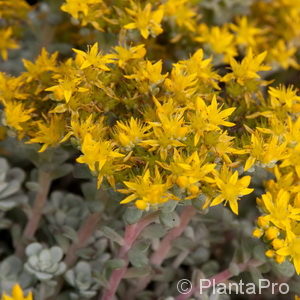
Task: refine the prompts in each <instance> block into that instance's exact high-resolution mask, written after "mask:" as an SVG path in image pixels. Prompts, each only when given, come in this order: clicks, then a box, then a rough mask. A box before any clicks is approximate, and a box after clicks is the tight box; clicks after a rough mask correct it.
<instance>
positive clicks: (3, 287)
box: [0, 255, 34, 295]
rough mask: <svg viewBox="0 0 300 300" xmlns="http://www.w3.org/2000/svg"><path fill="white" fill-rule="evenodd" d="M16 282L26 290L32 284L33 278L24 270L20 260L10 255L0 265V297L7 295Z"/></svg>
mask: <svg viewBox="0 0 300 300" xmlns="http://www.w3.org/2000/svg"><path fill="white" fill-rule="evenodd" d="M16 282H18V283H19V284H20V285H21V286H22V287H24V288H27V287H30V286H31V285H32V283H34V278H33V276H31V275H30V274H28V273H27V272H26V270H24V264H23V262H22V261H21V259H19V258H18V257H16V256H13V255H12V256H8V257H6V258H5V259H4V260H3V261H2V262H1V264H0V295H1V294H3V293H4V292H7V293H8V292H9V291H10V290H11V287H12V286H13V285H14V284H15V283H16Z"/></svg>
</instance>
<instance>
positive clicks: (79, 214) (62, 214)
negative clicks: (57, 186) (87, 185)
mask: <svg viewBox="0 0 300 300" xmlns="http://www.w3.org/2000/svg"><path fill="white" fill-rule="evenodd" d="M87 214H88V210H87V207H86V204H85V202H84V201H83V199H82V198H81V197H80V196H78V195H75V194H72V193H65V192H61V191H55V192H53V193H52V194H51V196H50V199H49V202H48V204H47V206H46V208H45V216H46V219H47V221H48V222H49V223H50V225H51V226H52V227H53V228H54V229H57V230H58V231H60V232H61V229H62V228H64V227H71V228H73V229H75V230H76V229H78V227H79V225H80V223H81V221H82V220H83V219H84V218H85V217H86V216H87Z"/></svg>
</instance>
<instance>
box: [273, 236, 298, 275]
mask: <svg viewBox="0 0 300 300" xmlns="http://www.w3.org/2000/svg"><path fill="white" fill-rule="evenodd" d="M287 244H288V245H287V246H285V247H283V248H281V249H279V250H277V251H276V253H277V254H278V255H282V256H289V257H290V259H291V260H292V261H293V263H294V266H295V269H296V272H297V274H298V275H299V274H300V237H299V236H296V235H295V234H293V233H292V232H290V233H289V234H288V238H287Z"/></svg>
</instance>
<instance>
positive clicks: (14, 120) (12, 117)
mask: <svg viewBox="0 0 300 300" xmlns="http://www.w3.org/2000/svg"><path fill="white" fill-rule="evenodd" d="M4 106H5V108H4V112H5V123H6V125H8V126H10V127H12V128H14V129H16V130H19V131H22V130H23V126H24V124H23V123H26V122H27V121H29V120H31V118H32V115H31V113H32V112H33V111H34V108H29V109H28V108H25V105H24V104H23V103H22V102H15V101H7V102H5V103H4Z"/></svg>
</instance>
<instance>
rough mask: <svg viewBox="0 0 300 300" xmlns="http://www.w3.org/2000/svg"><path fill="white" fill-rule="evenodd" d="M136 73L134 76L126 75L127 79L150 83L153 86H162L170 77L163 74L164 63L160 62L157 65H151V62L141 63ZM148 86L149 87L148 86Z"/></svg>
mask: <svg viewBox="0 0 300 300" xmlns="http://www.w3.org/2000/svg"><path fill="white" fill-rule="evenodd" d="M135 71H136V73H135V74H132V75H125V76H124V77H125V78H128V79H135V80H136V81H145V80H147V81H149V82H150V83H153V84H160V83H161V82H163V81H164V79H165V78H166V77H167V76H168V73H167V74H164V75H163V74H161V72H162V61H161V60H159V61H157V62H156V63H153V64H152V63H151V62H150V61H149V60H147V61H146V62H144V61H143V62H141V63H140V64H139V66H138V68H136V70H135ZM147 86H148V85H147Z"/></svg>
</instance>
